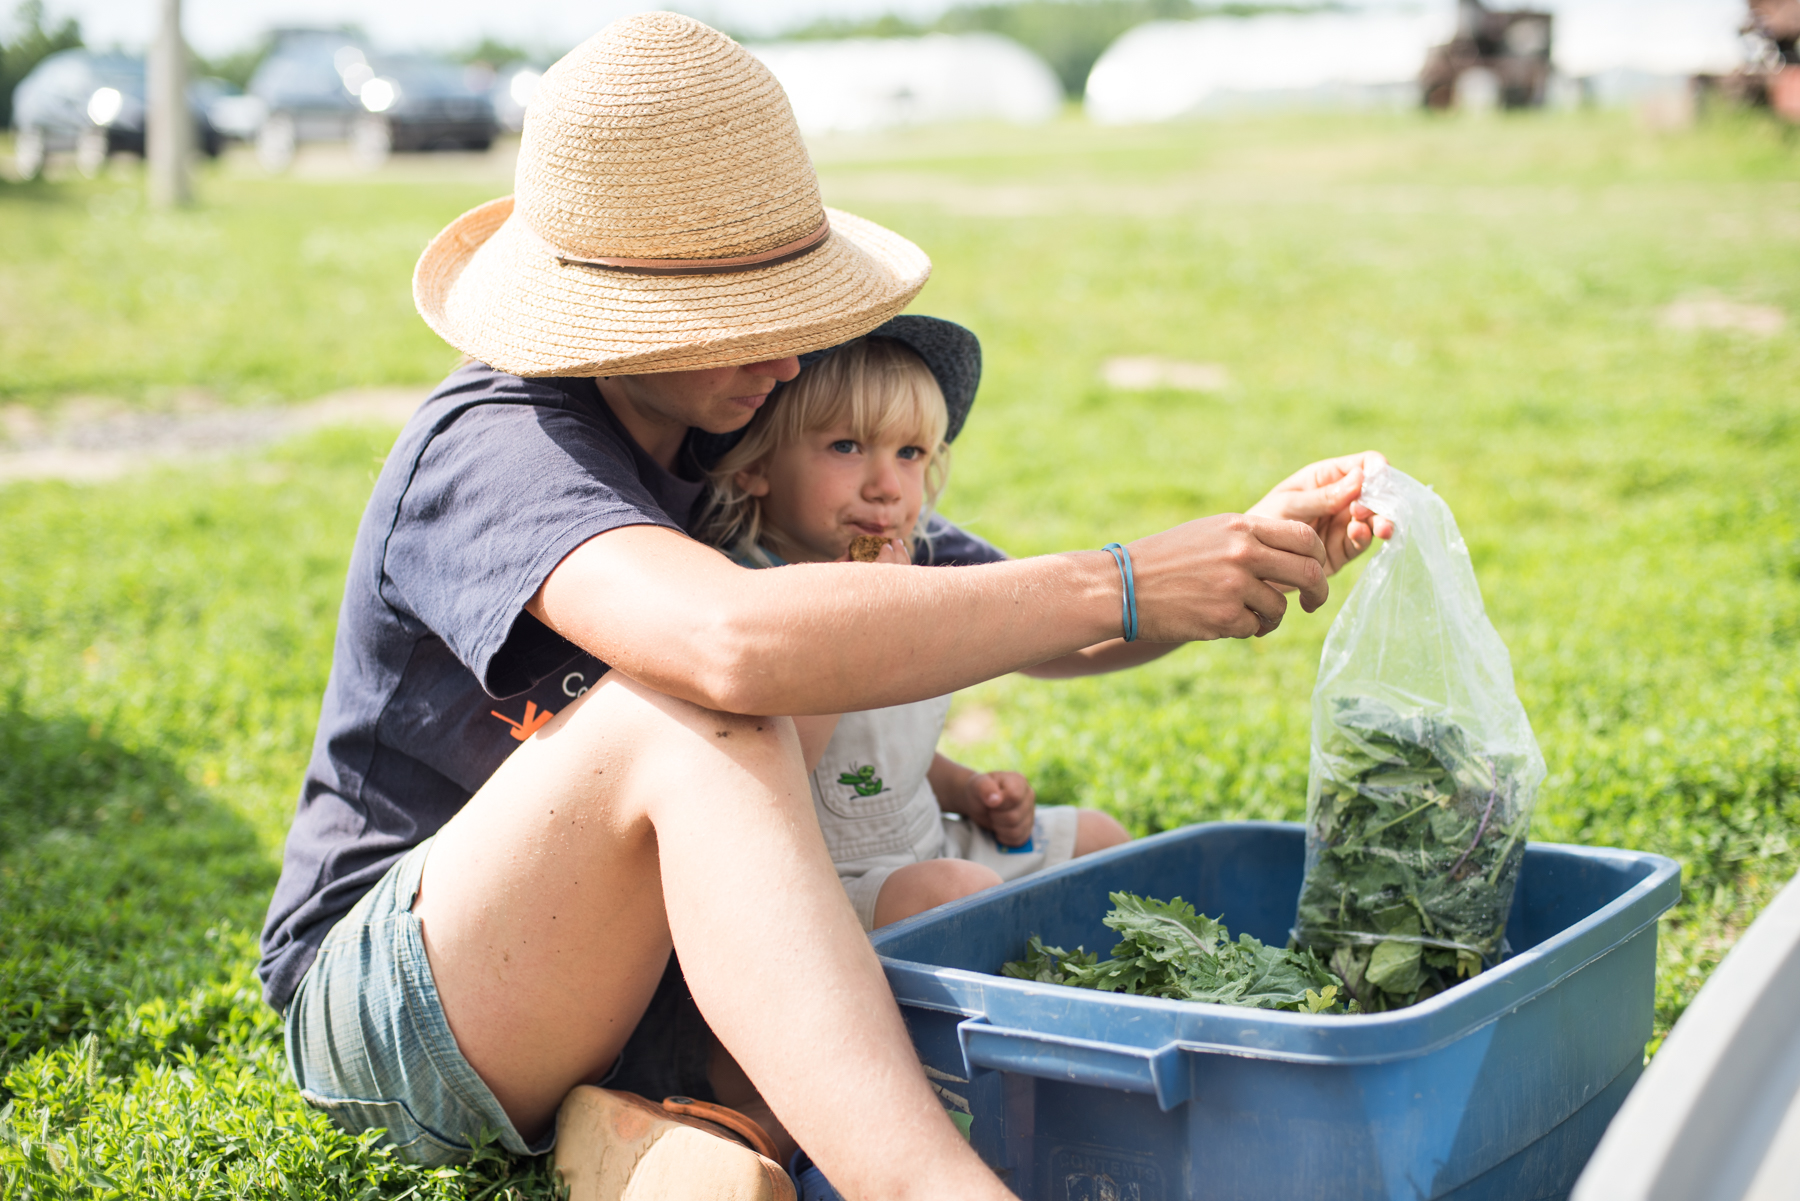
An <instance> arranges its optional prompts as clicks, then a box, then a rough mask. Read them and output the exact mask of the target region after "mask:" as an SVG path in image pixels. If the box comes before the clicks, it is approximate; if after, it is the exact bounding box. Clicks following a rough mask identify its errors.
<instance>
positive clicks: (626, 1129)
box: [556, 1085, 795, 1201]
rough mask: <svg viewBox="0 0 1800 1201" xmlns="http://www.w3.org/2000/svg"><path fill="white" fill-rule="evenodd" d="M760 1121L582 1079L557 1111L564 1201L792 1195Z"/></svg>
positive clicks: (773, 1200)
mask: <svg viewBox="0 0 1800 1201" xmlns="http://www.w3.org/2000/svg"><path fill="white" fill-rule="evenodd" d="M771 1146H772V1144H771V1143H770V1142H769V1136H768V1135H767V1134H765V1133H764V1132H763V1130H762V1128H761V1127H760V1126H758V1125H757V1124H756V1123H755V1122H753V1121H751V1120H750V1119H749V1118H746V1117H744V1116H743V1115H742V1114H740V1113H738V1112H736V1111H735V1110H730V1109H725V1108H724V1107H723V1106H717V1105H708V1104H705V1103H703V1102H696V1101H690V1100H688V1099H687V1098H686V1097H670V1098H669V1104H668V1107H667V1108H665V1107H664V1106H662V1105H658V1104H656V1103H655V1102H653V1101H646V1100H645V1099H644V1098H642V1097H640V1096H637V1095H636V1094H634V1093H620V1092H613V1091H611V1090H609V1089H602V1088H594V1087H592V1086H591V1085H583V1086H582V1087H580V1088H578V1089H576V1090H575V1091H574V1092H572V1093H570V1094H569V1095H568V1097H567V1098H566V1099H564V1101H563V1103H562V1108H561V1109H560V1110H558V1111H557V1114H556V1170H557V1173H558V1174H559V1175H561V1176H562V1179H563V1182H564V1183H565V1184H567V1185H568V1187H569V1201H795V1199H794V1183H793V1181H791V1180H790V1179H788V1174H787V1173H786V1172H784V1171H782V1169H781V1166H780V1165H779V1164H777V1163H776V1162H775V1161H774V1160H773V1159H771V1158H769V1156H768V1155H766V1154H763V1153H762V1151H763V1150H765V1149H768V1148H770V1147H771Z"/></svg>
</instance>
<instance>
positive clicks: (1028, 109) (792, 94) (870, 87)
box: [750, 33, 1062, 134]
mask: <svg viewBox="0 0 1800 1201" xmlns="http://www.w3.org/2000/svg"><path fill="white" fill-rule="evenodd" d="M750 50H751V52H752V53H753V54H755V55H756V56H757V57H758V58H760V59H761V60H762V61H763V62H765V63H767V64H768V66H769V69H770V70H771V71H773V72H774V73H775V78H776V79H778V80H780V81H781V86H782V87H783V88H785V89H786V90H787V94H788V99H789V100H790V101H791V102H792V103H793V106H794V116H795V117H796V118H797V119H798V120H799V122H800V129H801V131H802V132H803V133H807V134H820V133H846V132H861V131H865V130H872V129H890V128H894V127H897V126H903V125H927V124H934V123H938V122H944V121H977V120H999V121H1010V122H1014V123H1016V124H1032V123H1035V122H1039V121H1048V120H1050V119H1051V118H1052V117H1054V116H1056V114H1057V111H1058V110H1059V108H1060V107H1061V105H1062V87H1061V85H1060V84H1059V83H1058V82H1057V79H1056V75H1055V74H1054V73H1053V72H1052V71H1051V70H1050V68H1049V66H1048V65H1047V64H1046V63H1045V62H1044V60H1043V59H1041V58H1039V57H1038V56H1037V55H1035V54H1033V53H1032V52H1031V51H1029V50H1027V49H1025V47H1023V46H1021V45H1019V44H1018V43H1017V42H1014V41H1012V40H1011V39H1009V38H1003V37H1001V36H999V35H998V34H991V33H966V34H931V35H928V36H926V37H919V38H849V39H845V40H843V41H819V42H772V43H768V44H765V45H760V46H751V47H750Z"/></svg>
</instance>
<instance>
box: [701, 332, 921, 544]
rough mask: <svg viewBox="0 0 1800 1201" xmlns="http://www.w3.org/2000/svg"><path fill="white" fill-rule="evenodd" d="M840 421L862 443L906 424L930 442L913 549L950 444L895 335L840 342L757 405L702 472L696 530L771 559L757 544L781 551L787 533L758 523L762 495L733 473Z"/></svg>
mask: <svg viewBox="0 0 1800 1201" xmlns="http://www.w3.org/2000/svg"><path fill="white" fill-rule="evenodd" d="M840 424H842V425H847V426H849V428H850V430H851V432H852V433H853V434H855V436H856V437H857V438H858V439H859V440H861V441H864V442H870V441H874V440H875V439H877V438H880V437H881V436H883V435H886V434H891V433H893V432H894V431H895V430H906V431H911V432H913V433H916V434H917V435H918V439H919V443H920V445H922V446H926V447H929V448H930V449H931V458H930V461H929V462H928V463H927V464H926V466H925V503H924V504H923V505H921V506H920V508H919V520H918V521H917V523H915V524H914V526H913V547H914V549H915V550H916V549H917V548H918V546H919V545H920V544H921V543H922V542H924V541H925V533H924V531H925V527H926V524H927V518H928V517H929V516H930V514H931V509H932V506H933V505H935V504H936V503H937V498H938V495H939V493H941V492H943V490H944V484H945V483H946V482H947V481H948V479H949V476H950V447H949V445H948V444H947V443H946V442H945V441H944V434H945V432H946V431H947V430H948V429H949V425H950V413H949V409H948V407H947V406H946V405H945V404H944V393H943V389H941V388H940V387H938V382H937V377H936V376H934V375H932V374H931V369H930V368H929V367H927V366H926V365H925V361H924V360H923V359H921V358H920V357H919V356H918V355H917V354H916V353H914V352H913V350H912V349H911V348H909V347H908V346H906V345H905V344H904V343H901V342H898V341H896V340H894V339H892V338H858V339H857V340H856V341H854V342H848V343H845V344H844V345H843V346H840V347H839V348H838V349H837V350H836V351H834V352H833V353H832V354H831V355H829V356H827V357H826V358H825V359H823V360H822V361H820V362H817V363H814V364H812V365H811V366H809V367H807V368H805V369H804V370H802V371H801V372H800V374H799V375H798V376H797V377H795V379H794V380H793V381H792V382H790V383H788V384H786V385H784V386H783V387H782V388H781V389H780V390H779V391H778V392H776V393H775V395H773V396H771V397H770V398H769V401H768V403H767V404H765V405H763V407H762V408H760V409H758V410H757V412H756V416H755V417H752V418H751V419H750V424H749V426H748V427H746V428H745V430H744V437H743V439H742V440H741V441H739V442H738V444H737V445H736V446H734V447H732V448H731V449H730V450H729V451H727V452H725V455H724V457H722V458H721V459H720V460H719V461H718V463H717V464H716V465H714V467H713V468H712V469H711V470H710V471H708V472H707V479H708V481H709V482H710V483H711V485H712V489H711V499H710V502H709V504H708V507H707V510H706V514H705V516H703V517H702V518H701V519H700V527H699V529H700V537H701V538H702V539H704V540H705V541H707V542H710V543H711V544H712V545H714V546H716V547H719V548H720V549H721V550H724V551H725V552H727V553H728V554H733V555H736V556H739V557H740V558H747V559H749V560H751V561H752V562H756V563H761V564H763V565H764V566H768V565H769V564H770V563H771V562H772V560H771V559H770V558H769V556H768V554H767V552H765V551H764V550H763V547H762V544H763V543H764V542H767V543H769V544H770V549H772V550H775V551H777V552H780V551H782V550H785V549H786V548H785V547H784V546H783V545H782V543H783V542H785V541H786V539H784V538H783V537H782V535H781V531H779V530H776V529H772V528H767V527H765V526H764V525H763V514H762V501H761V500H760V499H759V498H758V497H754V496H751V495H750V494H749V493H747V492H745V491H744V490H743V489H742V488H740V487H739V486H738V483H737V474H738V473H739V472H740V471H743V470H745V469H747V468H749V467H752V466H754V465H756V464H757V463H759V462H761V461H762V460H764V459H765V458H767V457H768V456H769V455H771V454H773V453H774V452H775V451H777V450H779V449H781V448H782V447H784V446H789V445H792V444H793V443H794V442H797V441H798V440H799V439H800V437H801V435H803V434H808V433H811V432H813V431H815V430H822V429H829V428H831V427H833V426H837V425H840Z"/></svg>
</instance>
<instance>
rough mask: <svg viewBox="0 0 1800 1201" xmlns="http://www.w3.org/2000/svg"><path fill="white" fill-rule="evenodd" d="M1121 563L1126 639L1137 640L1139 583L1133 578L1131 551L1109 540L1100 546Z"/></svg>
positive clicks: (1115, 560) (1129, 640)
mask: <svg viewBox="0 0 1800 1201" xmlns="http://www.w3.org/2000/svg"><path fill="white" fill-rule="evenodd" d="M1100 549H1101V550H1103V551H1105V552H1106V553H1108V554H1110V555H1111V556H1112V557H1113V562H1114V563H1117V564H1118V565H1119V582H1120V583H1122V584H1124V585H1125V641H1127V642H1136V641H1137V636H1138V620H1137V585H1136V583H1135V582H1134V581H1133V580H1132V578H1131V552H1130V551H1128V550H1126V549H1125V547H1124V545H1123V544H1122V543H1118V542H1108V543H1107V544H1106V545H1105V546H1103V547H1101V548H1100Z"/></svg>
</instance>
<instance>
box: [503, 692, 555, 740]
mask: <svg viewBox="0 0 1800 1201" xmlns="http://www.w3.org/2000/svg"><path fill="white" fill-rule="evenodd" d="M488 712H489V713H492V714H493V715H494V716H495V717H498V718H499V719H500V720H501V721H503V722H505V723H506V724H507V725H509V726H511V727H512V736H513V737H514V738H516V739H518V740H519V741H520V742H524V741H525V740H526V739H527V738H530V737H531V736H532V735H533V734H535V733H537V732H538V731H539V730H541V729H543V728H544V723H545V722H547V721H549V720H550V719H551V718H552V717H555V716H556V714H554V713H552V712H550V710H548V709H539V708H538V707H537V702H536V701H526V702H525V720H524V721H514V720H513V719H512V718H510V717H508V716H507V715H506V714H504V713H495V712H494V710H492V709H489V710H488Z"/></svg>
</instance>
